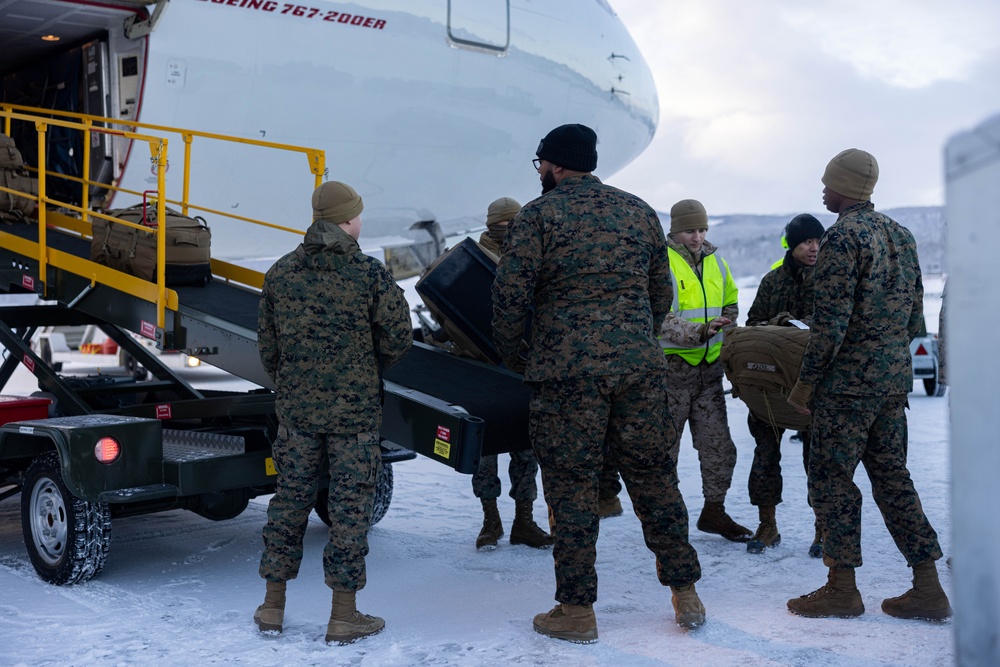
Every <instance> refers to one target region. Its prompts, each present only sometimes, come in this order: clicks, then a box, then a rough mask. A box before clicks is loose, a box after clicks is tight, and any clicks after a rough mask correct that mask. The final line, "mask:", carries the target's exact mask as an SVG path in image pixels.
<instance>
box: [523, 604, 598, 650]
mask: <svg viewBox="0 0 1000 667" xmlns="http://www.w3.org/2000/svg"><path fill="white" fill-rule="evenodd" d="M534 626H535V632H538V633H541V634H543V635H547V636H549V637H553V638H555V639H564V640H566V641H568V642H573V643H575V644H592V643H593V642H596V641H597V617H596V616H595V615H594V606H593V605H590V604H588V605H575V604H562V603H560V604H557V605H556V606H555V607H553V608H552V610H551V611H548V612H546V613H544V614H538V615H537V616H535V620H534Z"/></svg>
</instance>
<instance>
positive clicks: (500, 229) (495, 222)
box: [486, 197, 521, 243]
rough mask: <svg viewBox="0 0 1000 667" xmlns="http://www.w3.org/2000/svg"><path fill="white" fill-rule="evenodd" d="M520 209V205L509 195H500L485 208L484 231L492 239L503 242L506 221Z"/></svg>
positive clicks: (512, 217) (505, 232) (511, 218)
mask: <svg viewBox="0 0 1000 667" xmlns="http://www.w3.org/2000/svg"><path fill="white" fill-rule="evenodd" d="M520 210H521V205H520V204H518V203H517V201H515V200H513V199H511V198H510V197H501V198H500V199H497V200H496V201H495V202H493V203H492V204H490V207H489V208H488V209H487V210H486V231H487V233H488V234H489V235H490V238H492V239H493V240H494V241H497V242H498V243H503V238H504V236H505V235H506V234H507V223H508V222H510V221H511V220H513V219H514V216H515V215H517V214H518V212H519V211H520Z"/></svg>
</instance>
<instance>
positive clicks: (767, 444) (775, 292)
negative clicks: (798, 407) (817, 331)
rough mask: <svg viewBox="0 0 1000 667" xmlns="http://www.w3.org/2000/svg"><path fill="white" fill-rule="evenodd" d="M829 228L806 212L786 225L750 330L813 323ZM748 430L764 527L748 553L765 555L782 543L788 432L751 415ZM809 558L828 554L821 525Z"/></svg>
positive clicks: (752, 482) (754, 498) (805, 456)
mask: <svg viewBox="0 0 1000 667" xmlns="http://www.w3.org/2000/svg"><path fill="white" fill-rule="evenodd" d="M823 231H824V230H823V225H822V224H821V223H820V221H819V220H817V219H816V218H815V217H814V216H812V215H809V214H808V213H803V214H801V215H797V216H795V217H794V218H792V219H791V220H790V221H789V223H788V225H787V226H786V227H785V233H784V238H785V239H786V240H787V243H788V251H787V252H786V253H785V256H784V258H783V259H782V260H781V261H780V262H779V263H778V266H777V267H776V268H775V269H773V270H771V271H770V272H768V273H767V274H766V275H765V276H764V277H763V279H761V281H760V285H759V286H758V288H757V295H756V296H755V297H754V300H753V305H751V306H750V311H749V312H748V313H747V322H746V324H747V326H748V327H753V326H760V325H765V324H772V325H773V324H785V323H786V322H787V321H788V320H790V319H795V320H800V321H805V322H806V323H808V322H809V321H811V319H812V310H813V289H812V267H813V265H814V264H815V263H816V256H817V250H818V248H819V240H820V238H821V237H822V236H823ZM747 427H748V428H749V430H750V434H751V435H752V436H753V438H754V442H755V443H756V446H755V447H754V454H753V464H752V465H751V466H750V479H749V481H748V484H747V486H748V489H749V491H750V504H751V505H755V506H757V508H758V511H759V514H760V525H759V526H758V527H757V532H755V533H754V536H753V538H752V539H751V540H750V541H749V542H748V543H747V551H748V552H750V553H761V552H762V551H763V550H764V549H765V548H768V547H773V546H776V545H778V544H779V543H780V542H781V535H780V534H779V532H778V525H777V519H776V518H775V506H776V505H778V504H780V503H781V491H782V479H781V437H782V435H784V432H785V429H783V428H779V427H777V426H775V425H773V424H771V423H769V422H767V421H764V420H762V419H758V418H757V417H755V416H754V415H753V413H748V414H747ZM799 435H800V437H801V439H802V463H803V465H804V466H805V468H806V473H807V474H808V472H809V432H808V431H802V432H800V434H799ZM815 528H816V533H815V538H814V539H813V543H812V546H810V548H809V555H811V556H814V557H816V558H818V557H820V556H821V555H822V554H823V546H822V542H823V535H822V531H821V530H820V527H819V522H818V521H817V522H816V525H815Z"/></svg>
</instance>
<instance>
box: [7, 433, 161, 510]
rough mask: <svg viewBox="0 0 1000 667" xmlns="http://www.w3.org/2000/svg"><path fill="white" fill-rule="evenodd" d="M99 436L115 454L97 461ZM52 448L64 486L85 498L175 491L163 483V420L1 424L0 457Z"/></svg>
mask: <svg viewBox="0 0 1000 667" xmlns="http://www.w3.org/2000/svg"><path fill="white" fill-rule="evenodd" d="M102 438H112V439H113V440H114V442H116V443H117V444H118V446H119V449H120V453H119V454H118V456H117V457H116V458H115V459H114V460H112V461H108V462H104V463H102V462H101V461H100V460H99V459H98V456H97V449H98V446H99V445H98V443H99V442H101V439H102ZM52 449H55V451H56V452H57V454H58V456H59V462H60V469H61V473H62V478H63V481H64V483H65V484H66V488H67V489H68V490H69V491H70V493H72V494H73V495H74V496H75V497H77V498H80V499H81V500H85V501H88V502H107V501H108V498H109V497H114V498H115V499H116V501H117V502H127V501H128V499H129V497H134V498H135V499H136V500H138V499H143V500H145V499H148V498H149V497H150V493H155V494H156V495H160V496H163V495H167V496H169V495H171V494H174V495H176V488H167V487H168V486H169V485H164V484H163V438H162V424H161V422H160V421H159V420H157V419H143V418H138V417H124V416H119V415H93V414H92V415H81V416H75V417H56V418H53V419H37V420H28V421H19V422H10V423H8V424H5V425H3V426H0V458H3V459H11V458H25V459H34V458H36V457H37V456H39V455H41V454H42V453H44V452H45V451H48V450H52Z"/></svg>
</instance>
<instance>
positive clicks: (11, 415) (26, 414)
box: [0, 395, 52, 426]
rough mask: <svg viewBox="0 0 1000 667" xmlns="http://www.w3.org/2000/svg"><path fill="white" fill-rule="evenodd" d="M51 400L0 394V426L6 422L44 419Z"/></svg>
mask: <svg viewBox="0 0 1000 667" xmlns="http://www.w3.org/2000/svg"><path fill="white" fill-rule="evenodd" d="M51 402H52V401H50V400H49V399H47V398H26V397H24V396H3V395H0V426H2V425H3V424H6V423H8V422H19V421H28V420H31V419H46V418H47V417H48V416H49V403H51Z"/></svg>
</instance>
